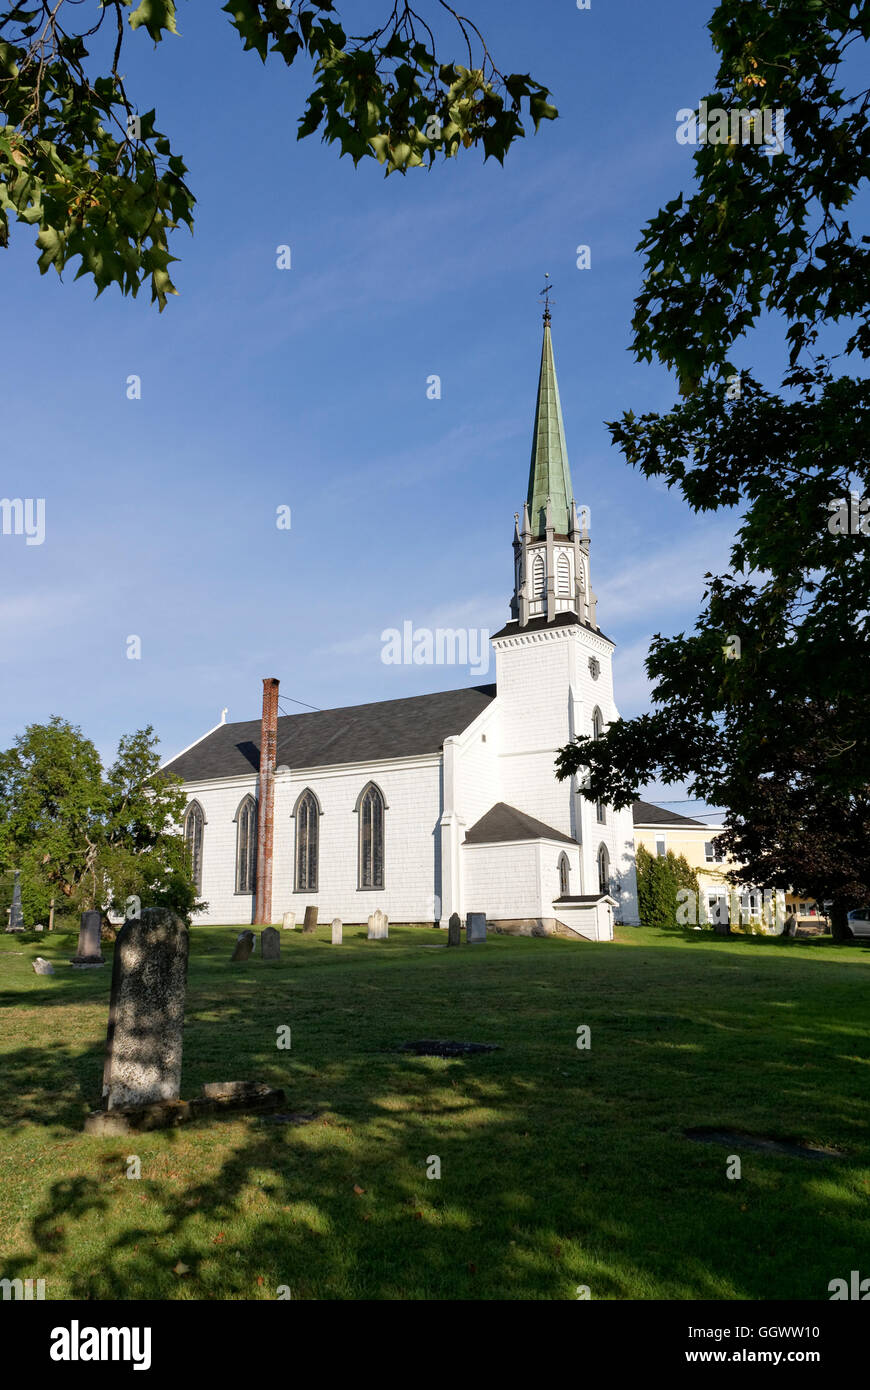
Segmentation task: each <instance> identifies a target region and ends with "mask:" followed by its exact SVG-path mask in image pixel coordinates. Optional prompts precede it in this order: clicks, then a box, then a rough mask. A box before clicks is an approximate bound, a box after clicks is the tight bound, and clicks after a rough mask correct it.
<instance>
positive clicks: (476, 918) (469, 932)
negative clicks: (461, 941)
mask: <svg viewBox="0 0 870 1390" xmlns="http://www.w3.org/2000/svg"><path fill="white" fill-rule="evenodd" d="M465 940H466V942H467V943H468V945H469V946H473V945H474V943H475V941H485V940H486V913H485V912H469V913H468V916H467V917H466V919H465Z"/></svg>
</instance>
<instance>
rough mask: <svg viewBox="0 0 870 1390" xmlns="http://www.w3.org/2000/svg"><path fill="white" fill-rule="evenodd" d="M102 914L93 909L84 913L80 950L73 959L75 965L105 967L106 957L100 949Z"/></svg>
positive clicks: (80, 928) (80, 929)
mask: <svg viewBox="0 0 870 1390" xmlns="http://www.w3.org/2000/svg"><path fill="white" fill-rule="evenodd" d="M101 922H102V913H101V912H97V911H96V910H95V909H93V908H92V909H91V911H90V912H83V913H82V916H81V925H80V927H79V944H78V950H77V951H76V953H75V955H74V956H73V958H72V963H73V965H103V964H104V957H103V952H102V950H101V949H100V924H101Z"/></svg>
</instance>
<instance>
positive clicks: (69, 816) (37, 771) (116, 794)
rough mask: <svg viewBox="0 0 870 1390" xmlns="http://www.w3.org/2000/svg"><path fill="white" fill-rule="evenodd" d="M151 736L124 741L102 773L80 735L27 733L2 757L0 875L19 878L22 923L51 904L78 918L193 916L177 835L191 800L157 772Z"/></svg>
mask: <svg viewBox="0 0 870 1390" xmlns="http://www.w3.org/2000/svg"><path fill="white" fill-rule="evenodd" d="M159 768H160V759H159V755H158V753H157V748H156V738H155V735H154V731H153V729H152V728H151V727H150V726H149V727H148V728H146V729H140V730H139V731H138V732H137V733H134V734H130V735H125V736H124V737H123V738H122V739H121V740H120V743H119V745H118V753H117V756H116V758H115V761H114V762H113V763H112V765H111V767H110V768H109V769H108V771H106V772H104V770H103V766H102V764H101V762H100V758H99V755H98V753H97V750H96V748H95V747H94V745H93V743H92V742H91V741H90V739H87V738H85V737H84V736H83V734H82V733H81V730H80V729H78V728H76V727H75V726H74V725H72V724H70V723H68V722H67V721H65V720H63V719H59V718H57V717H55V718H52V719H51V720H49V722H48V723H47V724H31V725H30V726H29V727H28V728H27V730H26V731H25V733H24V734H21V735H19V737H18V738H16V740H15V743H14V745H13V747H12V748H10V749H8V750H7V751H6V752H5V753H2V754H0V868H2V869H3V870H4V871H6V872H7V873H8V872H9V871H11V870H12V869H13V868H18V869H20V870H21V884H22V905H23V907H24V910H25V918H26V919H27V918H29V919H30V920H33V919H34V918H35V917H37V916H39V917H44V916H45V915H46V913H47V911H48V903H49V901H50V899H51V898H52V897H55V898H57V900H58V902H59V903H61V904H63V903H65V904H66V905H67V906H68V907H69V908H70V909H72V910H74V911H83V910H85V909H87V908H94V907H96V908H106V907H108V906H109V905H110V904H111V905H113V906H114V907H115V908H116V909H117V910H119V911H123V910H124V904H125V902H126V900H127V898H128V897H130V896H134V897H138V898H139V899H140V901H141V904H142V906H147V905H149V904H152V903H154V904H158V903H165V904H166V905H170V906H174V907H175V908H176V910H181V911H182V912H183V915H185V916H187V915H189V913H190V911H191V910H195V907H194V898H195V894H194V893H193V888H192V886H191V884H190V876H189V873H188V872H187V867H186V863H185V855H184V844H183V840H182V837H181V834H180V832H179V831H178V829H177V826H178V825H179V824H180V821H181V816H182V814H183V810H184V802H185V796H184V792H183V790H182V789H181V784H180V782H178V780H177V779H170V778H167V777H166V776H165V775H164V774H162V773H161V772H160V771H159Z"/></svg>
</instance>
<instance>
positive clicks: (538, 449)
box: [528, 305, 574, 536]
mask: <svg viewBox="0 0 870 1390" xmlns="http://www.w3.org/2000/svg"><path fill="white" fill-rule="evenodd" d="M573 496H574V490H573V488H572V486H571V470H570V468H569V467H568V449H567V446H566V444H565V426H564V424H563V423H562V406H561V403H560V401H559V383H558V382H557V381H556V365H555V363H554V361H553V342H552V339H551V337H550V310H549V305H548V307H547V308H546V309H545V310H544V344H543V347H542V348H541V374H540V377H539V378H538V405H537V409H536V410H535V433H534V437H533V439H532V463H531V467H530V468H529V499H528V500H529V519H530V521H531V526H532V535H533V536H543V535H544V534H545V533H546V513H547V498H549V499H550V507H551V514H552V519H553V526H554V528H555V531H556V535H557V536H567V534H568V531H569V529H570V524H571V502H572V500H573Z"/></svg>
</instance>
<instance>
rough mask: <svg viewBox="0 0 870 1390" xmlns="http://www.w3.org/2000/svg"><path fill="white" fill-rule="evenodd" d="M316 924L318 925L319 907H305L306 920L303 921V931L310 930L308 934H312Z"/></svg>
mask: <svg viewBox="0 0 870 1390" xmlns="http://www.w3.org/2000/svg"><path fill="white" fill-rule="evenodd" d="M316 926H317V908H316V907H306V909H305V921H304V922H303V923H302V931H303V932H308V934H309V935H310V934H311V932H313V931H314V929H315V928H316Z"/></svg>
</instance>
